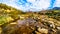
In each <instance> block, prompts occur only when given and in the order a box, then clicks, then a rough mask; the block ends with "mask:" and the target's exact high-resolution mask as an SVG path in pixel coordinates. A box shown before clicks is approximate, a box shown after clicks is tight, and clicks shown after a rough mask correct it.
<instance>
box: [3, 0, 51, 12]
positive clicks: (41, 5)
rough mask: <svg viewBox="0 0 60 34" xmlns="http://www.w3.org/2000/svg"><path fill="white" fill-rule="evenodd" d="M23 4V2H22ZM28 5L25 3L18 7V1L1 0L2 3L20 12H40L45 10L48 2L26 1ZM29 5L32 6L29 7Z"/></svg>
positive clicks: (44, 0)
mask: <svg viewBox="0 0 60 34" xmlns="http://www.w3.org/2000/svg"><path fill="white" fill-rule="evenodd" d="M22 2H23V3H24V1H22ZM27 2H28V3H25V5H24V4H23V5H19V4H18V3H20V2H18V0H3V3H5V4H7V5H10V6H13V7H16V8H18V9H21V10H32V11H37V10H42V9H47V8H48V7H49V5H50V0H27ZM29 3H31V4H32V5H30V4H29Z"/></svg>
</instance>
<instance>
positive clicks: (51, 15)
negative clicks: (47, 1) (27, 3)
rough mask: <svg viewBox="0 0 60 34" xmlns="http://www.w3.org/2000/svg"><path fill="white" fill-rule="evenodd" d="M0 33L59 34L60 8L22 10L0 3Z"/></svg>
mask: <svg viewBox="0 0 60 34" xmlns="http://www.w3.org/2000/svg"><path fill="white" fill-rule="evenodd" d="M0 34H60V10H43V11H40V12H23V11H21V10H17V9H15V8H12V7H10V6H7V5H5V4H2V3H0Z"/></svg>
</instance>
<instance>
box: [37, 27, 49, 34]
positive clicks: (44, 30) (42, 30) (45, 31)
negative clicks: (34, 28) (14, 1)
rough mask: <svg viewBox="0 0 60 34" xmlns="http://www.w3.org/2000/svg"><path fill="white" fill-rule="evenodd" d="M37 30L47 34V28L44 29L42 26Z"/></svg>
mask: <svg viewBox="0 0 60 34" xmlns="http://www.w3.org/2000/svg"><path fill="white" fill-rule="evenodd" d="M38 31H39V32H41V33H45V34H47V33H48V30H47V29H44V28H42V29H41V28H38Z"/></svg>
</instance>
